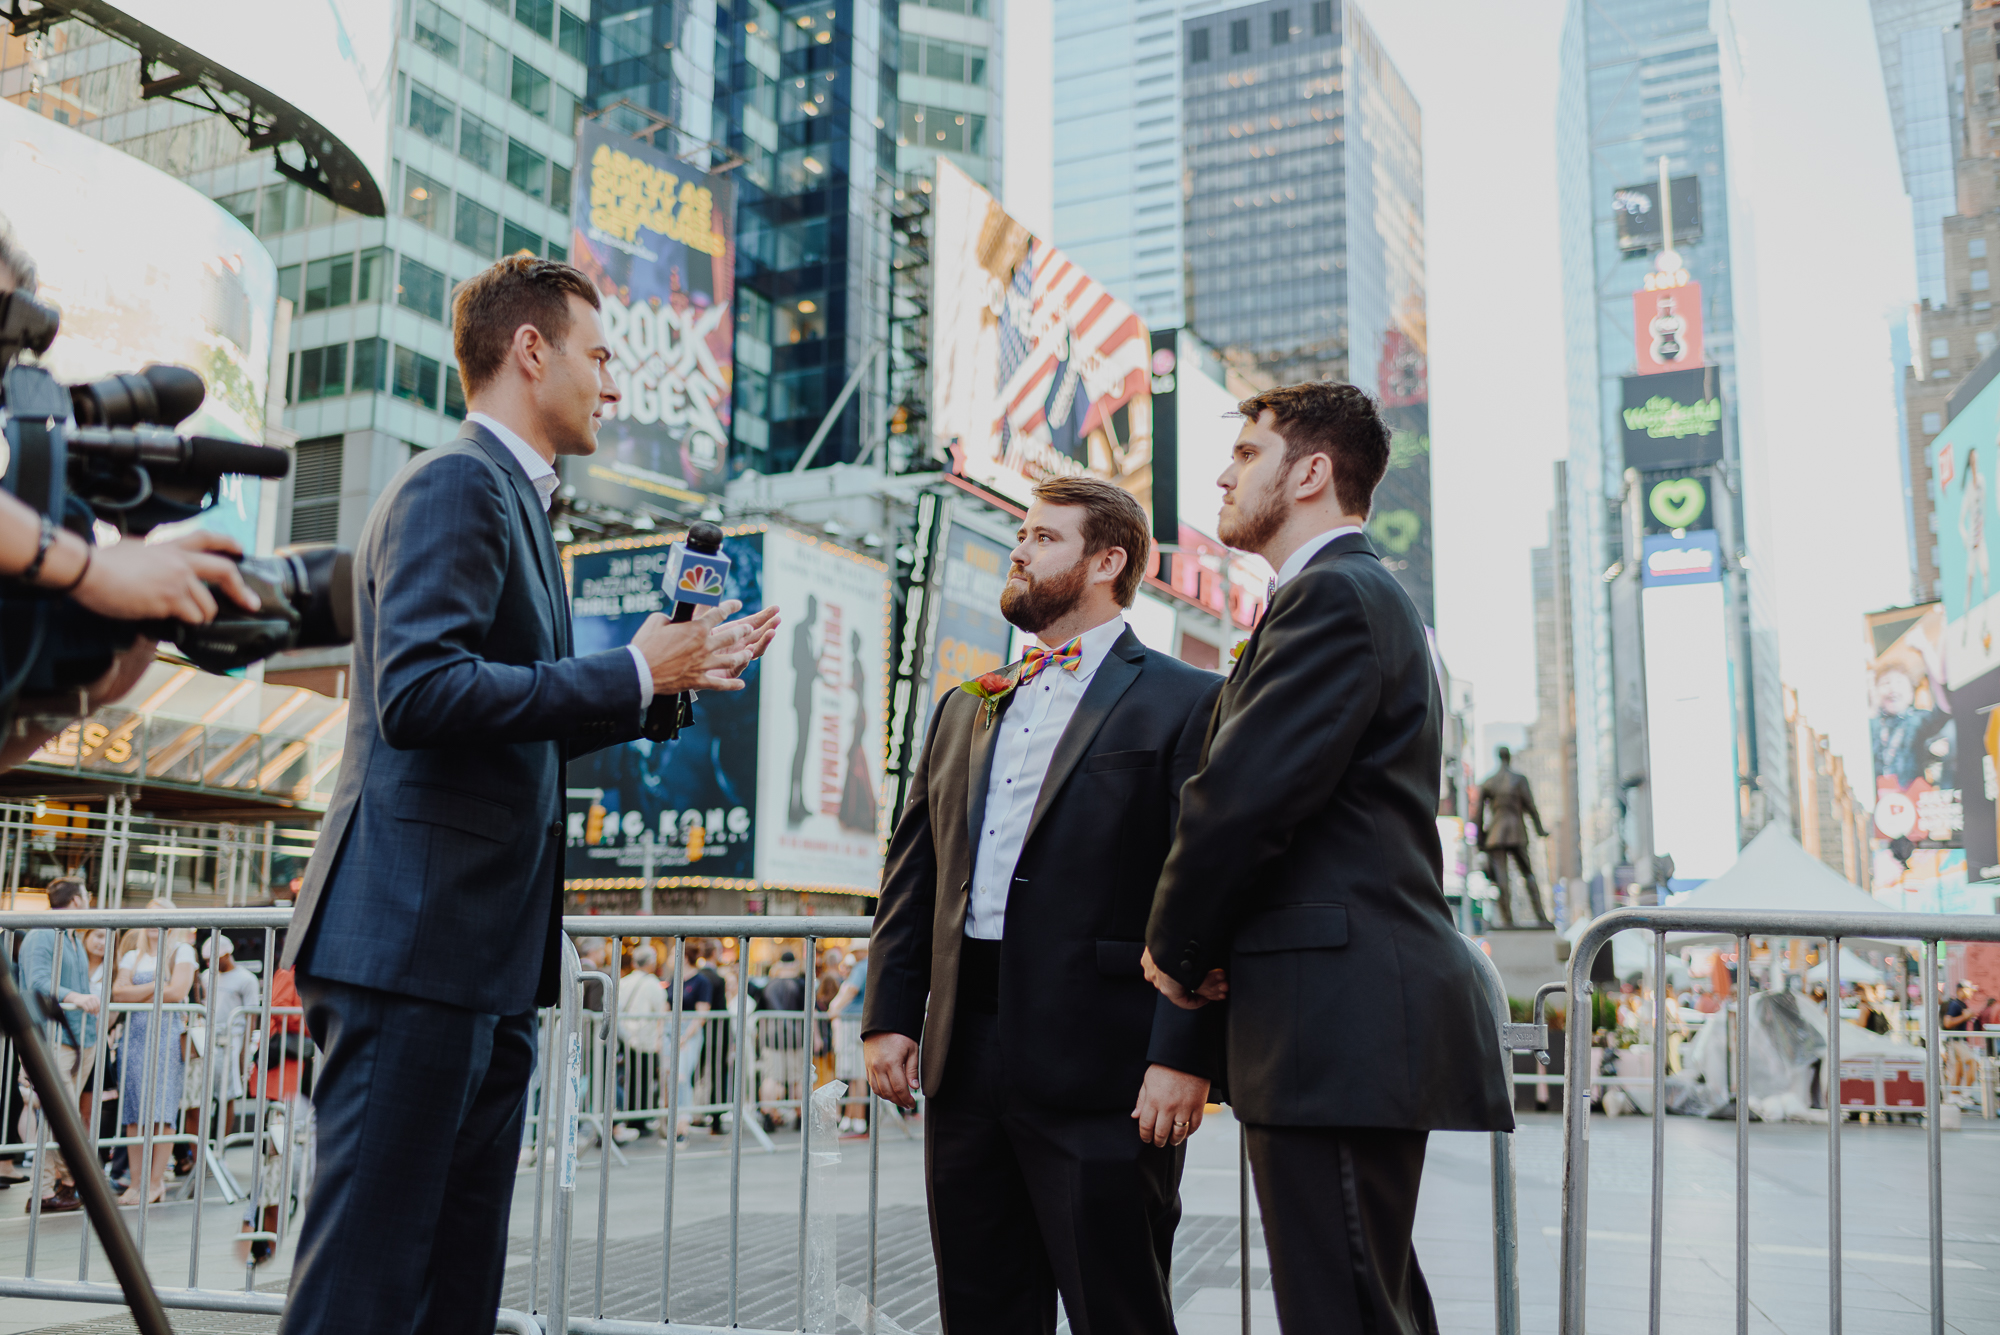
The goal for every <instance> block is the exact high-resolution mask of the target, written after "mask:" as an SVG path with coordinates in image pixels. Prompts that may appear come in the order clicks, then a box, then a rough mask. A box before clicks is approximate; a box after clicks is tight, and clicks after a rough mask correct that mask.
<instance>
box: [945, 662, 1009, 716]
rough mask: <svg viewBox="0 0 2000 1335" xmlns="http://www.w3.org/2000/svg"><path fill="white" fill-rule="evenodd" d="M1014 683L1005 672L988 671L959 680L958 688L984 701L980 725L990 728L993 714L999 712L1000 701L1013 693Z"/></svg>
mask: <svg viewBox="0 0 2000 1335" xmlns="http://www.w3.org/2000/svg"><path fill="white" fill-rule="evenodd" d="M1014 685H1015V679H1014V678H1012V677H1010V676H1008V675H1007V674H1006V673H1004V672H988V673H987V674H986V675H984V676H981V677H974V678H972V679H971V680H969V681H962V682H960V683H959V684H958V689H959V690H961V691H964V692H965V693H966V694H967V695H970V696H974V697H976V698H977V699H979V700H982V701H984V702H985V704H986V708H985V709H984V710H983V711H982V712H981V715H980V724H981V726H982V727H987V728H990V727H992V726H993V716H994V715H995V714H997V713H999V712H1000V702H1001V701H1002V700H1005V699H1006V698H1007V697H1008V696H1009V695H1012V694H1013V693H1014Z"/></svg>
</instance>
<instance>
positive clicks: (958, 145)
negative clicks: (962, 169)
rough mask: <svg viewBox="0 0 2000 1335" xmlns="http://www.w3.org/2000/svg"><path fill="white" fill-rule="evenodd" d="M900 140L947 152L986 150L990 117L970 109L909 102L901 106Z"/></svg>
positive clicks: (898, 128) (905, 143) (904, 143)
mask: <svg viewBox="0 0 2000 1335" xmlns="http://www.w3.org/2000/svg"><path fill="white" fill-rule="evenodd" d="M896 142H897V143H898V144H900V145H902V146H903V147H905V148H929V149H936V150H937V151H939V152H943V153H974V154H979V153H984V152H985V151H986V118H985V117H984V116H978V115H974V114H973V113H971V112H969V111H952V110H950V109H949V108H946V107H920V106H918V105H916V104H915V103H912V102H905V103H903V104H902V105H901V107H900V108H899V116H898V125H897V136H896Z"/></svg>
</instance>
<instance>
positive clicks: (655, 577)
mask: <svg viewBox="0 0 2000 1335" xmlns="http://www.w3.org/2000/svg"><path fill="white" fill-rule="evenodd" d="M679 536H680V535H679V534H670V535H664V534H663V535H650V536H647V537H644V538H628V539H621V540H619V541H615V542H607V543H595V544H584V545H579V546H575V547H570V548H567V549H565V551H564V553H563V564H564V567H565V569H566V571H567V573H568V576H569V588H570V596H571V602H570V610H571V615H572V617H573V624H574V625H575V628H576V652H577V653H579V654H591V653H598V652H600V651H602V650H605V649H612V648H616V647H617V646H619V645H622V644H629V643H631V640H632V636H633V634H634V633H636V632H637V631H638V629H639V626H640V625H641V623H643V622H644V621H645V619H646V618H647V617H648V616H650V615H652V614H653V613H654V612H666V611H670V610H671V609H670V608H669V607H668V606H667V603H666V596H665V594H664V593H663V592H662V591H661V588H660V579H661V576H662V575H664V574H665V573H666V567H667V549H668V546H669V545H670V543H671V542H672V541H673V540H674V539H675V538H678V537H679ZM765 537H766V535H765V534H763V533H760V532H755V531H748V532H733V533H731V534H729V535H728V536H726V537H725V538H724V539H723V544H722V552H723V555H725V556H727V557H729V558H730V568H729V578H728V581H727V584H726V586H725V587H724V589H723V595H724V597H727V598H736V599H740V600H741V601H742V603H743V606H744V609H745V611H746V612H755V611H757V610H758V609H759V608H761V607H762V606H763V605H764V591H763V564H764V559H763V552H764V543H765ZM765 671H766V664H764V663H756V664H752V665H751V667H750V668H749V669H748V670H747V671H746V672H745V673H744V674H743V676H744V680H745V681H746V682H747V683H748V685H747V686H745V688H744V689H743V690H740V691H729V692H711V693H709V694H707V695H704V696H702V697H701V700H700V701H699V703H697V704H696V706H695V713H694V726H693V727H691V728H688V729H686V730H684V731H683V732H682V733H681V735H680V737H679V738H678V739H676V740H674V741H671V742H649V741H643V740H641V741H636V742H628V743H626V744H625V745H623V746H613V747H607V748H605V749H604V750H601V751H594V752H592V753H591V754H589V755H587V756H583V757H580V758H579V759H576V760H572V761H571V762H570V764H569V772H568V797H567V806H566V813H567V827H568V828H567V832H566V836H565V839H564V856H563V878H564V882H565V884H566V885H567V886H568V888H570V889H572V890H590V889H609V888H613V887H616V886H621V885H622V886H636V885H637V884H638V883H639V878H640V876H641V875H642V874H643V872H644V870H645V863H646V843H647V840H648V838H649V837H650V839H651V842H652V846H653V849H652V851H653V858H652V861H653V874H654V875H655V876H661V877H667V878H669V882H670V883H677V884H681V885H717V884H720V885H741V886H744V887H748V886H750V885H751V884H753V883H754V881H755V879H756V875H757V869H756V859H755V846H754V843H753V838H754V835H755V833H756V824H757V817H758V809H757V773H758V766H757V722H758V700H759V697H760V695H761V693H762V689H763V674H764V672H765Z"/></svg>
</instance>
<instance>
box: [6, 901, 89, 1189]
mask: <svg viewBox="0 0 2000 1335" xmlns="http://www.w3.org/2000/svg"><path fill="white" fill-rule="evenodd" d="M48 897H49V907H50V908H51V909H56V910H61V911H72V912H73V911H76V910H80V909H87V908H89V907H90V892H89V891H88V890H86V889H85V888H84V884H83V882H82V881H80V880H78V879H77V878H76V877H74V876H63V877H58V878H57V879H55V880H53V881H51V882H49V886H48ZM78 938H79V934H78V933H75V932H66V931H60V930H57V929H55V928H51V927H40V928H37V929H35V930H34V931H32V932H29V933H27V934H26V936H25V937H23V938H22V941H21V958H20V971H21V992H22V994H23V996H24V997H25V998H26V999H27V1001H28V1008H29V1011H30V1013H32V1014H43V1013H44V1012H45V1008H47V1007H50V1006H54V1007H56V1008H58V1014H57V1015H55V1016H51V1017H49V1018H50V1019H51V1020H52V1021H53V1024H52V1028H53V1029H54V1032H55V1041H54V1044H53V1046H52V1047H51V1049H50V1054H49V1055H50V1056H51V1057H53V1058H54V1059H55V1068H56V1078H57V1079H58V1080H60V1081H62V1085H63V1092H64V1093H65V1094H66V1095H67V1096H68V1098H69V1101H70V1104H71V1106H73V1107H74V1108H76V1110H77V1112H78V1113H79V1114H81V1115H84V1116H86V1117H87V1116H88V1114H89V1111H90V1106H89V1103H88V1092H87V1091H88V1089H89V1084H90V1076H91V1071H92V1069H93V1068H94V1067H95V1065H96V1061H97V1042H98V1028H99V1016H100V1013H101V1012H102V1010H103V1001H102V996H101V994H100V993H99V992H98V990H97V989H96V988H95V987H93V986H92V984H91V976H90V956H89V953H88V951H87V950H86V949H85V947H84V943H83V942H82V941H81V940H79V939H78ZM42 1120H43V1119H42V1115H41V1100H40V1097H39V1096H38V1095H37V1094H36V1093H35V1091H34V1090H33V1089H32V1088H31V1087H29V1085H28V1083H27V1080H26V1078H25V1076H24V1077H23V1079H22V1081H21V1121H20V1133H21V1139H22V1140H24V1141H25V1142H27V1143H28V1144H30V1145H35V1146H37V1147H38V1148H37V1149H36V1151H35V1162H36V1165H37V1168H38V1170H39V1177H40V1184H39V1195H40V1198H41V1203H42V1213H43V1214H66V1213H68V1212H70V1211H72V1210H80V1209H82V1208H83V1203H82V1202H81V1201H79V1200H78V1199H77V1196H76V1178H75V1176H74V1174H73V1172H72V1170H71V1168H70V1166H69V1164H68V1163H67V1162H66V1161H65V1160H64V1158H63V1154H62V1151H61V1150H60V1149H58V1148H56V1145H55V1143H54V1140H53V1138H52V1137H51V1136H50V1134H49V1133H48V1132H47V1131H46V1130H45V1129H44V1128H43V1126H42V1125H41V1123H42ZM26 1208H27V1209H29V1210H32V1209H33V1208H34V1200H33V1199H32V1198H31V1199H30V1200H29V1202H28V1204H27V1207H26Z"/></svg>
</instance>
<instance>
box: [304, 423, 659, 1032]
mask: <svg viewBox="0 0 2000 1335" xmlns="http://www.w3.org/2000/svg"><path fill="white" fill-rule="evenodd" d="M354 595H355V616H354V677H353V691H352V698H351V701H350V703H349V706H348V716H347V749H346V751H345V753H344V754H343V755H342V757H341V765H340V782H339V784H338V785H337V786H336V787H335V789H334V794H333V801H332V803H331V804H330V805H329V806H328V807H327V813H326V820H325V822H324V823H323V824H322V826H321V828H320V839H319V845H318V847H317V848H316V849H315V850H314V852H313V857H312V863H311V865H310V866H308V867H307V868H306V877H305V887H304V889H303V890H301V891H300V893H299V904H298V909H297V911H296V913H295V914H294V915H293V919H292V922H293V927H292V931H291V933H290V936H289V938H288V940H287V941H286V945H285V955H284V966H285V967H287V968H289V967H291V966H292V965H294V964H295V963H298V964H301V965H302V967H304V968H305V969H306V971H307V972H308V973H312V974H316V975H318V976H320V977H323V978H331V979H335V980H337V981H340V982H345V983H353V984H356V985H358V986H361V987H373V988H379V989H381V990H383V991H388V992H396V993H401V994H404V995H409V996H418V997H426V998H429V999H431V1000H434V1001H442V1002H448V1003H450V1004H452V1005H454V1006H464V1007H466V1008H468V1009H471V1010H475V1011H482V1012H485V1013H487V1014H493V1015H513V1014H518V1013H519V1012H521V1011H525V1010H528V1009H529V1008H530V1007H532V1006H534V1005H535V1004H537V1003H538V1002H539V1003H541V1004H547V1003H549V1002H551V1001H553V1000H554V999H555V979H556V966H557V963H558V961H559V958H560V957H559V955H558V954H557V952H556V949H555V943H556V938H557V935H558V933H559V932H560V930H561V913H562V895H561V877H562V850H563V824H562V813H563V791H562V774H563V762H564V761H565V760H567V759H568V758H569V757H571V756H575V755H579V754H582V753H584V752H586V751H590V750H594V749H596V748H598V747H601V746H608V745H610V744H612V743H614V742H622V741H629V740H631V739H632V738H634V737H637V736H638V735H639V722H640V716H639V715H640V711H639V677H638V673H637V671H635V669H634V667H633V663H632V655H631V654H630V653H629V652H627V651H626V650H625V649H623V648H619V649H611V650H606V651H605V652H603V653H598V654H591V655H590V656H588V657H585V658H572V657H570V614H569V594H568V591H567V589H566V588H565V587H564V584H563V575H562V565H561V563H560V561H559V559H558V558H557V555H556V547H555V541H554V539H553V538H552V537H551V536H550V533H549V521H548V517H547V516H546V515H545V514H544V513H543V511H542V506H541V502H540V500H539V499H538V498H537V497H536V495H535V491H534V488H533V487H532V486H531V485H530V484H529V482H528V477H527V474H526V473H524V472H522V470H521V466H520V464H519V463H518V462H516V460H515V459H514V456H513V455H512V454H510V453H509V452H508V450H507V447H506V446H504V445H502V444H501V443H500V442H499V441H498V440H496V439H495V438H494V437H493V435H492V433H491V432H489V431H487V430H486V429H485V428H484V427H481V426H478V425H476V424H474V423H467V424H466V427H465V430H464V431H463V432H462V433H461V434H460V436H459V438H458V439H457V440H456V441H454V442H453V443H452V444H450V445H448V446H445V447H443V448H442V449H437V450H432V451H430V452H428V453H425V454H422V455H419V456H418V457H417V458H416V459H414V460H412V461H411V463H410V465H409V466H408V467H407V468H405V469H404V470H403V471H402V472H401V473H400V474H399V475H398V476H397V478H396V480H395V481H394V482H392V483H390V484H389V489H388V490H387V491H385V492H384V493H383V494H382V498H381V500H379V501H378V502H376V505H375V509H374V511H373V512H372V513H371V514H370V515H369V517H368V526H367V528H366V530H365V531H364V532H363V534H362V538H361V545H360V548H359V550H358V551H357V552H356V553H355V561H354Z"/></svg>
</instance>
